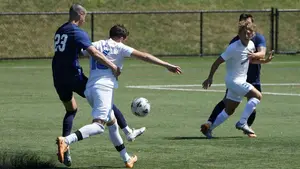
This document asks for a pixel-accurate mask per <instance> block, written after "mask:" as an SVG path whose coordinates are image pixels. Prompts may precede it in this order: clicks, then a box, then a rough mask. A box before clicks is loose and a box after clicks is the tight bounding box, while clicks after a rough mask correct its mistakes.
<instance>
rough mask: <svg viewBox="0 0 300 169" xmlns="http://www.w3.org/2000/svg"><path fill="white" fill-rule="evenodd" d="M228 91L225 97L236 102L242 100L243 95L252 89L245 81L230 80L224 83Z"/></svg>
mask: <svg viewBox="0 0 300 169" xmlns="http://www.w3.org/2000/svg"><path fill="white" fill-rule="evenodd" d="M226 87H227V89H228V92H227V94H226V99H230V100H233V101H236V102H242V100H243V97H244V96H245V95H246V94H247V93H248V92H249V91H250V90H252V89H253V86H252V85H251V84H250V83H247V82H230V83H226Z"/></svg>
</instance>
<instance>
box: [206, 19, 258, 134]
mask: <svg viewBox="0 0 300 169" xmlns="http://www.w3.org/2000/svg"><path fill="white" fill-rule="evenodd" d="M254 29H255V25H254V24H253V23H251V22H249V21H240V22H239V28H238V35H239V37H240V40H238V41H236V42H234V43H232V44H230V45H229V46H228V47H227V49H226V50H225V52H224V53H222V54H221V56H220V57H218V58H217V59H216V61H215V62H214V63H213V64H212V66H211V70H210V73H209V76H208V78H207V79H206V80H205V81H204V82H203V83H202V86H203V88H204V89H207V88H208V87H210V86H211V84H212V81H213V76H214V74H215V72H216V70H217V69H218V67H219V65H220V64H221V63H223V62H226V71H227V74H226V77H225V84H226V87H227V89H228V93H227V95H226V99H225V109H224V110H223V111H222V112H221V113H220V114H219V115H218V117H217V119H216V120H215V122H214V123H213V124H212V126H211V130H213V129H214V128H216V127H217V126H218V125H220V124H221V123H223V122H224V121H225V120H226V119H227V118H228V117H229V116H230V115H232V114H233V113H234V111H235V109H236V108H237V107H238V105H239V104H240V102H241V101H242V99H243V97H244V96H246V97H248V98H250V99H249V100H248V102H247V104H246V106H245V109H244V111H243V113H242V115H241V118H240V120H239V121H238V122H237V123H236V125H235V126H236V128H237V129H239V130H243V131H244V132H245V133H252V134H254V131H253V130H252V129H251V128H250V127H249V126H248V124H247V120H248V118H249V116H250V114H251V113H252V111H253V110H254V109H255V108H256V106H257V105H258V104H259V103H260V100H261V98H262V94H261V93H260V92H259V91H258V90H257V89H256V88H254V87H253V85H251V84H250V83H248V82H246V79H247V71H248V66H249V60H257V59H259V58H258V57H257V56H254V55H252V53H253V52H254V51H255V45H254V43H253V42H252V41H251V40H250V39H251V38H252V37H253V36H254V34H255V33H254Z"/></svg>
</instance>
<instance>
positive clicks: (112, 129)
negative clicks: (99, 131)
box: [107, 123, 130, 161]
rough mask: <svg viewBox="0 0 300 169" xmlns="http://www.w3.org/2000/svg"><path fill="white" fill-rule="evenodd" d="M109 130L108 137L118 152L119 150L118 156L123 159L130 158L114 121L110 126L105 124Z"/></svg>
mask: <svg viewBox="0 0 300 169" xmlns="http://www.w3.org/2000/svg"><path fill="white" fill-rule="evenodd" d="M107 127H108V130H109V138H110V140H111V142H112V143H113V145H114V146H115V148H116V149H117V151H118V152H120V156H121V158H122V159H123V161H128V160H129V159H130V156H129V154H128V153H127V151H126V148H125V145H124V143H123V139H122V137H121V136H120V133H119V127H118V124H117V123H114V124H113V125H111V126H107Z"/></svg>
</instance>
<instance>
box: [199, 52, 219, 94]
mask: <svg viewBox="0 0 300 169" xmlns="http://www.w3.org/2000/svg"><path fill="white" fill-rule="evenodd" d="M223 62H224V59H223V58H222V57H221V56H220V57H218V59H216V61H215V62H214V63H213V64H212V65H211V68H210V72H209V75H208V78H207V79H206V80H205V81H204V82H203V83H202V87H203V88H204V89H207V88H208V87H210V86H211V84H212V81H213V77H214V74H215V72H216V71H217V69H218V68H219V66H220V64H222V63H223Z"/></svg>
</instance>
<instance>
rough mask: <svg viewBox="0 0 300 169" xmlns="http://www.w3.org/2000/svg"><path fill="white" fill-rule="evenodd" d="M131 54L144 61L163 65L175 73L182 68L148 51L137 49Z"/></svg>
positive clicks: (178, 72) (179, 72) (179, 71)
mask: <svg viewBox="0 0 300 169" xmlns="http://www.w3.org/2000/svg"><path fill="white" fill-rule="evenodd" d="M131 55H132V56H134V57H136V58H137V59H140V60H143V61H145V62H148V63H152V64H156V65H159V66H163V67H165V68H167V69H168V70H169V71H170V72H173V73H177V74H181V73H182V70H181V68H180V67H179V66H175V65H172V64H170V63H168V62H165V61H163V60H161V59H159V58H157V57H155V56H153V55H151V54H149V53H146V52H141V51H138V50H133V52H132V54H131Z"/></svg>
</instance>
